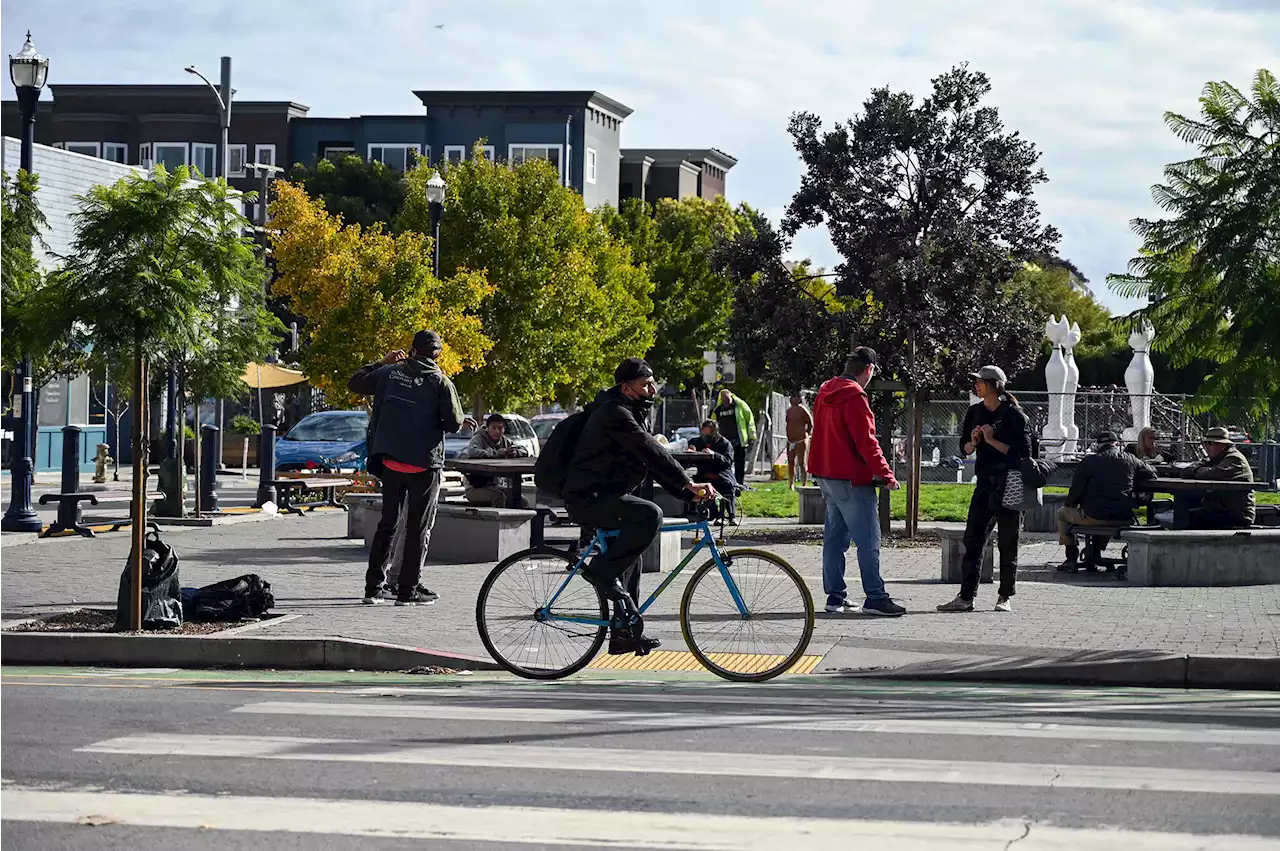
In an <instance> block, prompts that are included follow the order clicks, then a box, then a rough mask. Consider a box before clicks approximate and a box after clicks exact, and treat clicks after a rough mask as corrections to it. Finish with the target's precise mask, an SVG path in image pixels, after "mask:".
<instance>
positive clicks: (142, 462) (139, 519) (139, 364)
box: [129, 342, 147, 630]
mask: <svg viewBox="0 0 1280 851" xmlns="http://www.w3.org/2000/svg"><path fill="white" fill-rule="evenodd" d="M133 356H134V373H133V378H134V381H133V510H132V511H131V512H130V514H131V520H132V521H133V551H132V552H131V553H130V554H129V574H130V575H129V585H130V588H129V590H130V597H129V628H130V629H134V630H140V629H142V550H143V547H145V546H146V539H147V380H146V379H147V361H146V358H144V357H143V356H142V344H141V343H140V342H139V343H135V345H134V355H133Z"/></svg>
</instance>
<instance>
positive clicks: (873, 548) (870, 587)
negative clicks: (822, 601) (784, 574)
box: [815, 479, 889, 606]
mask: <svg viewBox="0 0 1280 851" xmlns="http://www.w3.org/2000/svg"><path fill="white" fill-rule="evenodd" d="M815 481H816V482H817V483H818V487H819V488H821V489H822V499H823V501H824V502H826V504H827V523H826V527H825V528H824V529H823V533H822V590H824V591H826V592H827V605H829V606H837V605H839V604H841V603H843V602H844V601H845V596H846V591H845V582H844V565H845V561H844V557H845V552H847V551H848V549H849V542H850V541H852V542H853V543H854V545H855V546H857V548H858V570H859V572H860V573H861V574H862V591H863V593H864V594H866V596H867V600H887V599H889V595H888V593H887V592H886V591H885V590H884V580H883V579H881V578H880V516H879V513H878V511H877V507H876V489H875V488H874V487H872V486H871V485H866V486H862V487H858V486H854V485H852V484H850V483H849V482H845V481H839V480H836V479H815Z"/></svg>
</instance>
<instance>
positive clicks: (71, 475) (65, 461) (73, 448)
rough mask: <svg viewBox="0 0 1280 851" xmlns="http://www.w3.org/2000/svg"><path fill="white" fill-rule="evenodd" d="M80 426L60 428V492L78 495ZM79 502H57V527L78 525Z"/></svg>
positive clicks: (66, 527) (70, 500) (68, 527)
mask: <svg viewBox="0 0 1280 851" xmlns="http://www.w3.org/2000/svg"><path fill="white" fill-rule="evenodd" d="M81 431H82V429H81V428H80V426H73V425H69V426H63V427H62V492H63V493H80V433H81ZM80 516H81V512H80V501H79V500H78V499H69V500H61V501H59V502H58V525H59V526H61V527H63V528H64V529H71V528H74V527H76V526H78V525H80Z"/></svg>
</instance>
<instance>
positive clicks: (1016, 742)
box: [0, 669, 1280, 851]
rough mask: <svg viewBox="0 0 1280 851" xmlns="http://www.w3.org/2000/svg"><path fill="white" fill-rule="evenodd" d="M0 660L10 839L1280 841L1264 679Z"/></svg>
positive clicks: (814, 844)
mask: <svg viewBox="0 0 1280 851" xmlns="http://www.w3.org/2000/svg"><path fill="white" fill-rule="evenodd" d="M646 676H651V678H650V679H647V680H645V681H637V680H625V679H615V678H610V677H606V676H603V675H596V676H593V677H591V678H576V679H574V680H571V681H568V682H562V683H529V682H523V681H515V680H511V679H505V678H501V677H496V676H471V677H434V678H431V677H408V676H403V675H364V674H328V675H325V674H314V675H305V674H304V675H292V674H284V673H273V672H260V673H253V672H250V673H225V672H224V673H219V672H189V673H181V672H153V673H146V672H136V671H134V672H87V671H73V670H29V669H6V670H5V671H4V677H3V690H2V692H0V696H2V699H3V717H4V725H3V730H2V737H3V783H4V785H3V791H2V793H0V800H2V804H0V806H2V808H3V827H2V832H3V833H2V837H0V841H2V843H3V846H4V848H5V849H6V851H11V849H12V851H19V850H20V849H54V848H57V849H66V851H88V850H89V849H115V848H120V849H125V848H127V849H131V851H133V850H134V849H166V851H186V849H191V850H192V851H195V849H200V851H205V849H208V850H209V851H212V849H219V850H221V849H251V848H271V849H275V851H286V849H308V850H309V851H310V849H332V848H343V849H369V851H374V849H377V851H386V850H387V849H409V848H414V849H417V848H442V849H450V851H457V850H458V849H476V851H480V849H485V851H493V849H500V848H511V849H516V848H519V849H529V848H558V847H569V846H572V847H588V848H600V847H609V848H632V847H635V848H698V849H721V848H723V849H735V851H737V850H738V849H747V851H754V849H760V851H764V849H770V851H774V849H784V851H801V850H802V849H804V851H808V849H815V851H825V849H836V848H839V849H841V851H845V849H851V848H852V849H856V848H873V849H898V848H907V849H917V848H921V849H923V848H929V849H933V848H973V849H987V848H990V849H1008V848H1010V847H1015V848H1017V849H1019V850H1020V851H1021V849H1028V848H1039V849H1045V848H1057V849H1073V851H1090V849H1101V848H1123V849H1125V851H1145V849H1151V851H1155V849H1160V851H1177V849H1191V848H1197V849H1226V848H1249V849H1260V848H1280V697H1278V696H1276V695H1274V694H1269V695H1268V694H1257V693H1243V692H1174V691H1166V692H1160V691H1150V690H1133V689H1097V690H1083V689H1054V688H1011V687H987V686H974V685H964V686H959V685H956V686H951V685H946V684H928V685H925V684H895V683H891V682H874V683H873V682H868V681H852V680H834V679H819V678H813V677H808V678H805V677H798V678H793V679H789V680H784V681H780V682H775V683H772V684H766V685H755V686H734V685H730V684H727V683H721V682H717V681H711V680H708V679H706V678H704V677H700V676H699V677H695V676H685V677H670V678H665V679H663V678H659V675H646Z"/></svg>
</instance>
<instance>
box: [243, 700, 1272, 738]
mask: <svg viewBox="0 0 1280 851" xmlns="http://www.w3.org/2000/svg"><path fill="white" fill-rule="evenodd" d="M230 711H231V712H241V713H247V714H250V715H288V716H300V715H316V716H326V717H340V718H343V717H345V718H421V719H430V720H436V721H507V722H515V723H545V724H582V723H592V722H601V723H607V724H618V725H622V726H628V727H698V728H711V727H752V728H757V729H767V730H803V731H830V732H839V733H902V734H907V735H922V736H981V737H987V738H1021V739H1072V740H1081V739H1087V740H1093V741H1104V742H1160V743H1179V744H1197V745H1251V746H1261V745H1266V746H1272V747H1280V730H1263V729H1227V728H1222V727H1186V726H1183V727H1178V726H1163V725H1162V726H1158V727H1153V726H1150V725H1148V726H1142V727H1138V726H1134V727H1103V726H1090V725H1087V724H1053V723H1041V722H1038V721H1028V722H1023V723H1014V722H1008V721H965V720H958V719H946V718H938V719H927V720H917V719H913V718H869V717H865V716H860V717H849V718H813V717H810V716H803V715H746V714H742V715H732V714H709V713H685V714H678V713H648V712H646V713H630V712H618V711H611V710H607V709H555V708H534V707H505V706H462V705H458V704H445V703H410V704H400V703H372V702H363V703H323V702H317V703H311V702H303V701H283V700H281V701H267V702H265V703H249V704H246V705H244V706H238V707H236V708H235V709H232V710H230Z"/></svg>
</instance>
